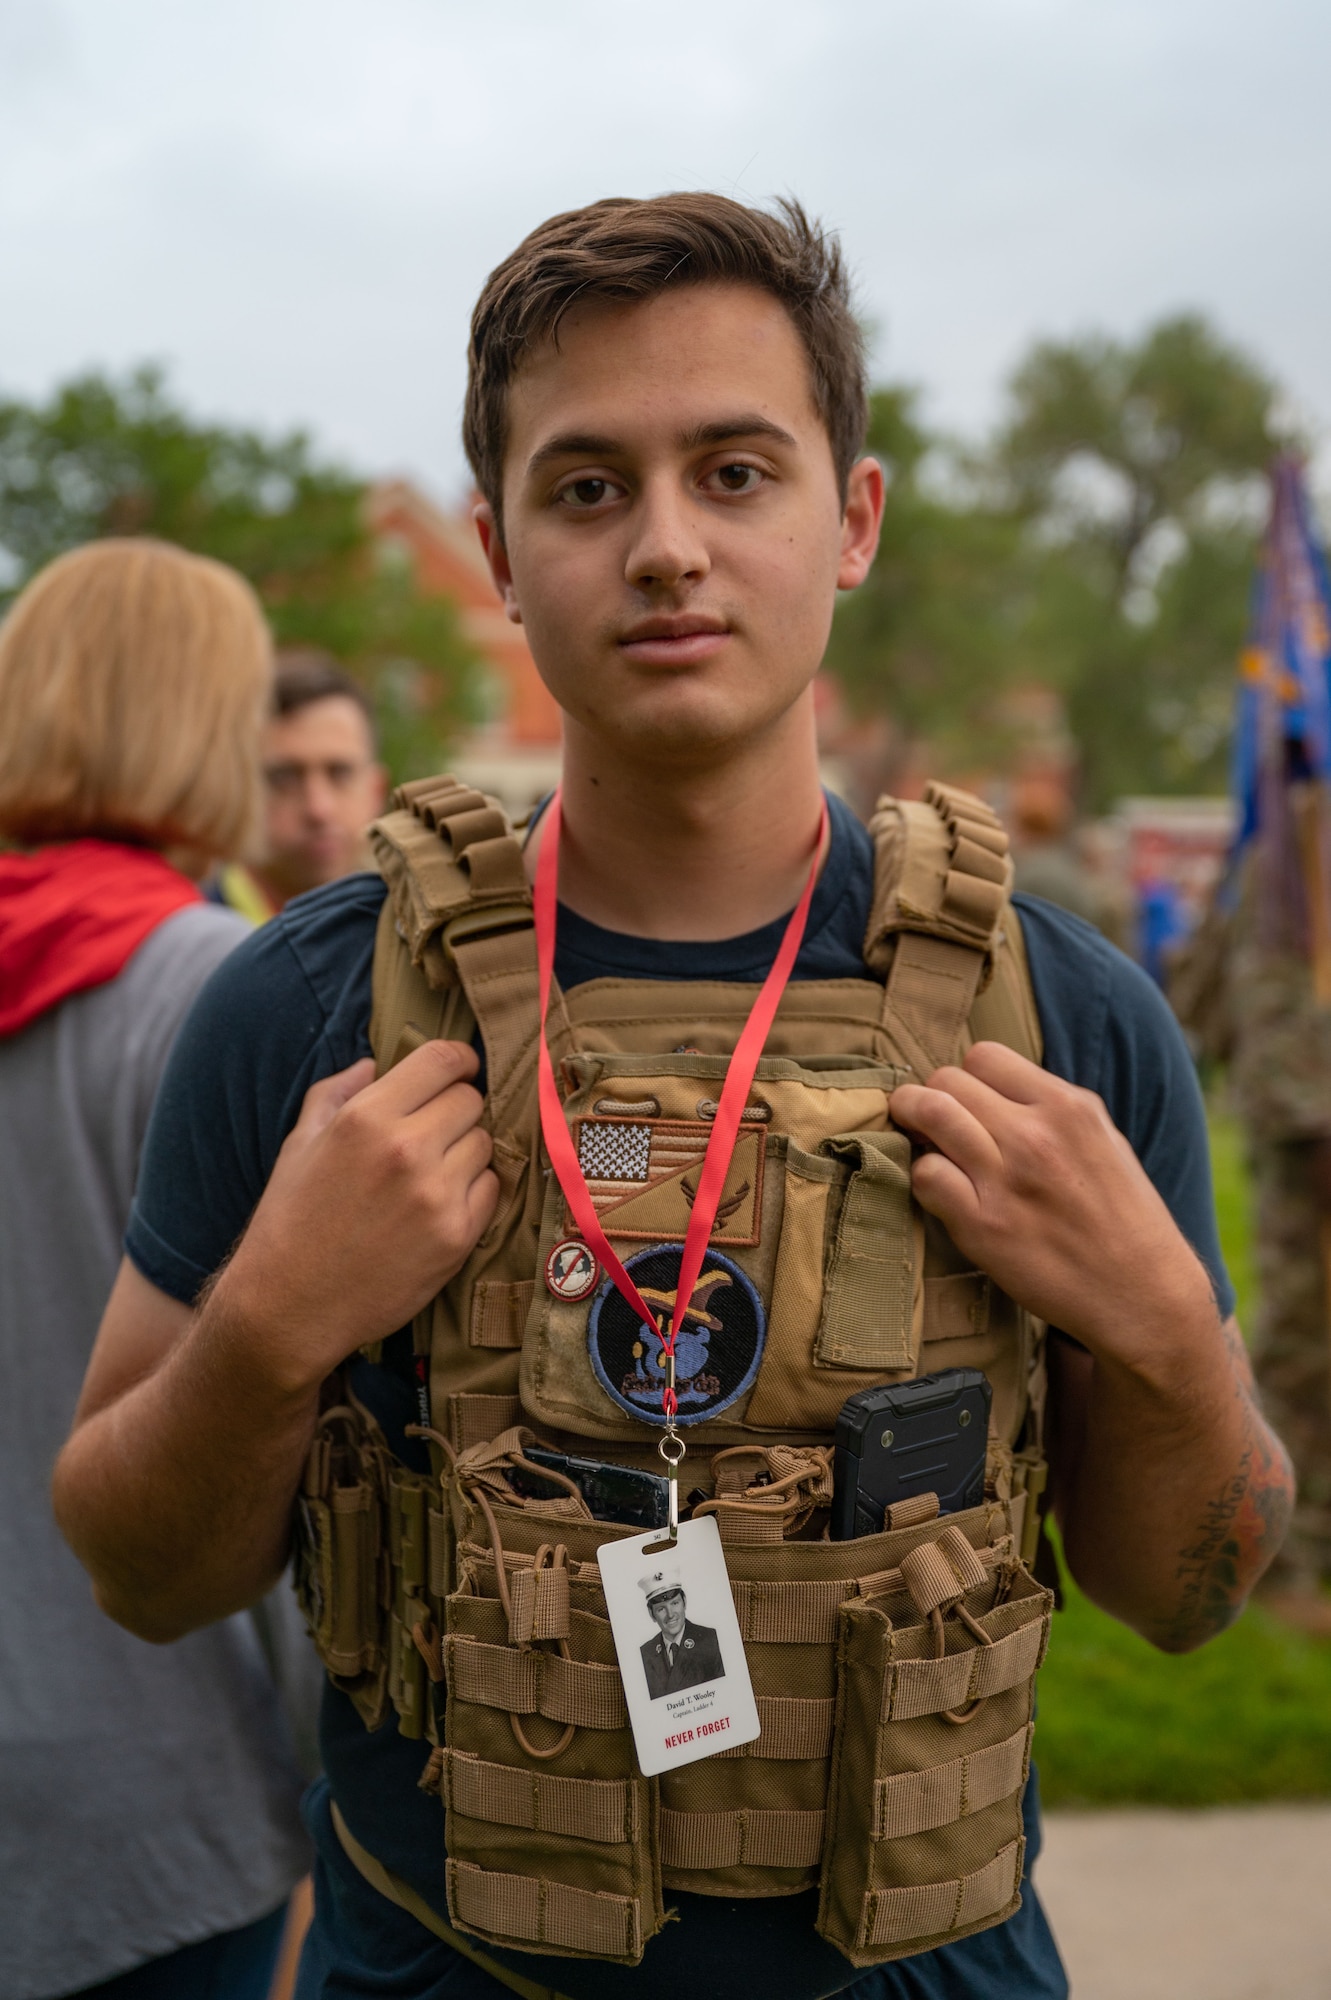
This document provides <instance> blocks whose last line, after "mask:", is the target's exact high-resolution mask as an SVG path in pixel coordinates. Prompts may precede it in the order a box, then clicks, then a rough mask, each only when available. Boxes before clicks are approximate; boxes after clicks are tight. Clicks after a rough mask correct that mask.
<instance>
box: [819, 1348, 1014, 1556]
mask: <svg viewBox="0 0 1331 2000" xmlns="http://www.w3.org/2000/svg"><path fill="white" fill-rule="evenodd" d="M992 1401H993V1391H992V1389H991V1388H990V1386H989V1381H988V1377H987V1376H985V1375H982V1374H981V1373H980V1370H979V1369H978V1368H943V1369H940V1370H939V1371H938V1373H937V1374H935V1375H921V1376H919V1377H918V1379H917V1380H916V1381H914V1382H896V1383H893V1384H891V1385H890V1386H888V1385H885V1386H884V1387H883V1388H881V1389H861V1391H860V1392H859V1394H858V1395H857V1396H851V1397H850V1398H849V1400H848V1401H847V1402H845V1403H843V1404H842V1406H841V1414H840V1416H839V1417H838V1418H837V1425H836V1459H835V1463H834V1466H833V1473H832V1486H833V1494H832V1539H833V1541H835V1542H849V1541H853V1540H854V1539H855V1537H856V1536H858V1535H876V1534H877V1533H878V1532H879V1530H880V1529H881V1527H882V1525H883V1514H884V1511H885V1509H887V1508H888V1507H890V1506H891V1505H892V1504H893V1502H894V1501H896V1500H906V1499H909V1498H910V1497H911V1496H912V1495H913V1494H916V1493H936V1494H937V1495H938V1511H939V1513H940V1514H959V1513H960V1512H961V1510H962V1509H963V1508H964V1507H976V1506H978V1505H979V1503H980V1501H981V1500H982V1499H983V1498H984V1455H985V1446H986V1444H987V1442H988V1438H989V1405H990V1403H991V1402H992Z"/></svg>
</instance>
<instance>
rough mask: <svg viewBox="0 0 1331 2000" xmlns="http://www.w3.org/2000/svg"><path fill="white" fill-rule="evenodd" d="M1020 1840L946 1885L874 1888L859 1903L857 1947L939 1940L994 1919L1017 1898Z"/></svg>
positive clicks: (1020, 1853)
mask: <svg viewBox="0 0 1331 2000" xmlns="http://www.w3.org/2000/svg"><path fill="white" fill-rule="evenodd" d="M1024 1851H1025V1842H1024V1841H1022V1840H1014V1841H1012V1842H1011V1844H1010V1845H1009V1846H1007V1847H1005V1848H1004V1849H1003V1850H1002V1852H1001V1853H1000V1854H996V1855H995V1856H994V1858H993V1860H992V1861H991V1862H989V1863H988V1865H987V1866H986V1867H984V1868H977V1869H976V1870H975V1872H974V1874H972V1875H962V1876H960V1877H958V1878H956V1879H954V1880H953V1881H951V1882H924V1883H921V1884H920V1885H919V1886H918V1887H916V1888H913V1889H873V1890H870V1892H869V1894H868V1895H867V1896H866V1897H865V1899H864V1914H863V1917H862V1919H861V1926H860V1944H861V1946H865V1945H886V1944H905V1943H907V1942H908V1941H909V1940H910V1939H912V1938H941V1937H946V1935H947V1933H948V1932H949V1931H959V1930H963V1929H966V1928H968V1927H969V1926H970V1925H972V1924H979V1923H982V1922H983V1921H984V1919H985V1918H986V1917H994V1916H997V1914H998V1912H999V1911H1000V1910H1002V1909H1005V1908H1006V1907H1007V1905H1008V1904H1009V1903H1010V1902H1011V1901H1012V1900H1013V1898H1014V1897H1015V1896H1016V1895H1017V1892H1018V1888H1019V1886H1020V1883H1021V1859H1022V1854H1023V1852H1024Z"/></svg>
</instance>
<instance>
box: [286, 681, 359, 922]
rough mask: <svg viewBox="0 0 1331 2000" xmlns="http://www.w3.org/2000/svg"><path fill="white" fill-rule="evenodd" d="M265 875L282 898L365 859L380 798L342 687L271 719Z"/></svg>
mask: <svg viewBox="0 0 1331 2000" xmlns="http://www.w3.org/2000/svg"><path fill="white" fill-rule="evenodd" d="M262 758H263V770H264V778H265V780H266V787H265V789H266V794H267V798H266V819H265V832H266V847H265V857H264V862H263V867H262V871H261V872H262V874H263V876H264V879H265V880H266V881H268V882H270V883H271V884H272V886H273V888H274V889H275V890H277V891H278V893H279V894H280V895H281V897H282V898H283V899H285V898H287V897H290V896H298V895H300V894H301V893H302V891H303V890H306V889H317V888H318V886H319V884H320V883H321V882H333V881H336V880H337V878H338V876H340V875H349V874H350V873H351V871H352V870H353V869H355V868H360V867H363V866H364V842H365V828H366V826H367V825H368V824H369V822H370V821H371V820H372V819H373V818H374V816H375V814H376V813H377V812H378V811H379V810H380V808H381V807H382V805H383V801H384V792H385V785H386V779H385V774H384V771H383V767H382V766H381V765H379V764H377V763H376V762H375V760H374V746H373V744H372V742H371V739H370V730H369V725H368V723H367V722H366V720H365V716H364V715H363V713H362V712H361V710H360V708H359V707H358V706H357V704H356V703H355V702H354V701H352V700H350V699H349V698H348V697H347V696H346V695H340V694H338V695H326V696H324V697H323V698H322V699H321V700H319V701H311V702H306V704H305V705H304V707H303V708H297V709H294V710H293V711H292V713H291V714H290V715H280V716H277V717H275V718H274V719H273V721H271V722H270V723H269V724H268V726H267V728H266V730H265V732H264V738H263V747H262Z"/></svg>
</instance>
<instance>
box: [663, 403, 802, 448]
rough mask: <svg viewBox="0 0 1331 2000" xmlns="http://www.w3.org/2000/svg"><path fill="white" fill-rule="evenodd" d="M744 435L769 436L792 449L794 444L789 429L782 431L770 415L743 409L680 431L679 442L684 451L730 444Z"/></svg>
mask: <svg viewBox="0 0 1331 2000" xmlns="http://www.w3.org/2000/svg"><path fill="white" fill-rule="evenodd" d="M744 437H765V438H771V440H772V442H773V443H774V444H786V445H789V446H790V447H791V448H792V449H794V448H795V446H796V440H795V439H794V438H793V437H792V436H791V435H790V432H789V431H783V430H782V428H781V426H780V424H774V423H773V422H772V420H771V418H770V417H760V416H759V415H758V413H757V412H756V411H755V410H744V411H742V412H741V413H740V415H739V416H736V417H719V418H718V419H717V420H716V422H715V423H710V424H698V425H697V426H696V428H695V429H693V430H691V431H684V432H682V433H681V434H680V439H679V442H680V444H681V445H682V446H683V448H684V450H685V451H695V450H696V449H697V448H698V446H699V445H703V444H730V443H731V442H732V441H733V440H734V439H735V438H744Z"/></svg>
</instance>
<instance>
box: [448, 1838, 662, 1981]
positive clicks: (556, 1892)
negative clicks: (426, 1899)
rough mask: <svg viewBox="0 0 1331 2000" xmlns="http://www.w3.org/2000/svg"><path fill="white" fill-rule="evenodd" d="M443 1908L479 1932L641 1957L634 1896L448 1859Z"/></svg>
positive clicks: (593, 1952)
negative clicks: (613, 1894)
mask: <svg viewBox="0 0 1331 2000" xmlns="http://www.w3.org/2000/svg"><path fill="white" fill-rule="evenodd" d="M447 1880H448V1907H449V1910H450V1911H451V1912H452V1916H453V1921H454V1922H455V1923H458V1924H464V1925H466V1926H467V1928H468V1929H470V1930H476V1931H479V1932H481V1934H482V1935H483V1936H490V1937H495V1938H498V1939H500V1940H504V1941H506V1940H508V1939H511V1938H514V1939H515V1938H521V1939H522V1940H523V1941H524V1942H525V1943H527V1944H536V1945H548V1946H551V1947H552V1948H553V1949H555V1950H560V1951H572V1952H585V1953H588V1954H589V1955H590V1956H592V1957H593V1958H618V1959H629V1960H632V1961H633V1962H635V1963H636V1961H637V1960H638V1959H639V1958H641V1956H642V1919H641V1905H640V1904H639V1902H638V1900H637V1898H636V1897H633V1896H610V1895H607V1894H605V1892H604V1891H602V1890H595V1889H574V1888H570V1887H569V1885H568V1884H567V1883H564V1882H547V1881H542V1880H539V1879H538V1878H537V1877H535V1876H532V1875H508V1874H504V1873H502V1872H501V1871H500V1870H498V1869H491V1868H476V1867H473V1866H472V1865H471V1863H469V1862H462V1861H450V1862H449V1863H448V1876H447Z"/></svg>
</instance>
